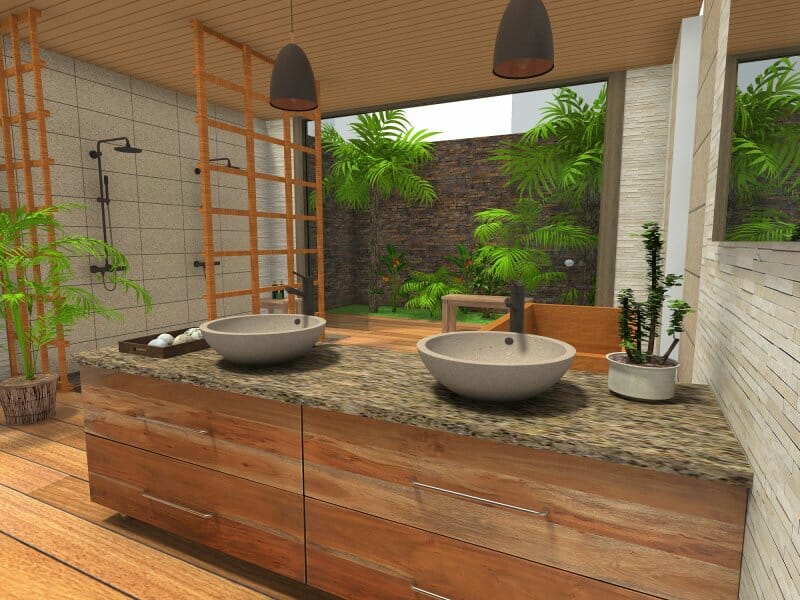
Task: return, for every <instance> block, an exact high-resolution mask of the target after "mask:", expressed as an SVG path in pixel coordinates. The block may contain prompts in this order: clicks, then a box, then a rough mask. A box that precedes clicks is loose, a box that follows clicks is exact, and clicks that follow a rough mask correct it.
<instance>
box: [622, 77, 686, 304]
mask: <svg viewBox="0 0 800 600" xmlns="http://www.w3.org/2000/svg"><path fill="white" fill-rule="evenodd" d="M671 94H672V65H662V66H657V67H647V68H644V69H634V70H632V71H628V72H627V75H626V80H625V116H624V119H623V128H622V166H621V171H622V172H621V180H620V189H619V219H618V224H617V265H616V273H615V277H614V293H615V296H616V293H617V292H618V291H619V290H620V289H623V288H628V287H629V288H632V289H633V291H634V293H635V294H636V295H637V296H638V297H640V298H642V297H643V296H644V294H645V293H646V291H647V280H646V267H647V265H646V263H645V260H644V253H643V251H642V240H641V238H640V237H638V234H639V233H641V231H642V223H645V222H646V221H657V222H659V223H661V222H663V218H664V184H665V178H666V161H667V145H668V144H667V140H668V136H669V118H670V97H671Z"/></svg>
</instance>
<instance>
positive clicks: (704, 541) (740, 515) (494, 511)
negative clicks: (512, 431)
mask: <svg viewBox="0 0 800 600" xmlns="http://www.w3.org/2000/svg"><path fill="white" fill-rule="evenodd" d="M303 418H304V427H303V431H304V452H305V454H304V457H305V462H304V470H305V471H304V475H305V486H306V488H305V489H306V495H307V496H310V497H312V498H316V499H319V500H323V501H325V502H329V503H333V504H337V505H339V506H343V507H346V508H351V509H354V510H357V511H360V512H364V513H367V514H371V515H375V516H378V517H382V518H384V519H390V520H393V521H398V522H400V523H403V524H406V525H410V526H413V527H418V528H421V529H423V530H426V531H430V532H433V533H437V534H441V535H445V536H448V537H451V538H455V539H458V540H462V541H464V542H468V543H470V544H475V545H479V546H483V547H486V548H490V549H493V550H497V551H500V552H503V553H506V554H510V555H513V556H517V557H520V558H523V559H526V560H530V561H534V562H537V563H541V564H545V565H549V566H552V567H556V568H558V569H563V570H565V571H570V572H573V573H578V574H581V575H584V576H587V577H591V578H593V579H598V580H601V581H605V582H608V583H610V584H613V585H617V586H624V587H627V588H631V589H634V590H638V591H639V592H642V593H645V594H651V595H654V596H660V597H664V598H696V599H698V600H700V599H706V598H720V599H722V598H735V597H736V596H737V591H738V579H739V564H740V557H741V554H740V553H741V546H742V536H743V523H744V510H745V506H746V498H747V491H746V488H739V487H735V486H728V485H725V484H717V483H715V482H710V481H702V480H697V479H693V478H684V477H680V476H677V475H671V474H668V473H660V472H655V471H650V470H645V469H639V468H636V467H630V466H627V465H615V464H611V463H606V462H601V461H595V460H591V459H585V458H581V457H574V456H567V455H563V454H557V453H553V452H548V451H541V450H532V449H528V448H523V447H520V446H515V445H511V444H499V443H495V442H489V441H486V440H477V439H474V438H467V437H465V436H459V435H454V434H447V433H443V432H438V431H432V430H426V429H422V428H418V427H410V426H405V425H396V424H390V423H384V422H377V421H374V420H371V419H365V418H361V417H353V416H349V415H342V414H338V413H331V412H327V411H322V410H319V409H307V408H304V409H303ZM540 513H546V514H545V515H542V514H540Z"/></svg>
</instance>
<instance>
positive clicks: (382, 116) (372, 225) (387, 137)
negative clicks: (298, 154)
mask: <svg viewBox="0 0 800 600" xmlns="http://www.w3.org/2000/svg"><path fill="white" fill-rule="evenodd" d="M351 128H352V130H353V132H354V133H355V134H356V137H354V138H353V139H351V140H346V139H344V138H343V137H342V136H341V135H340V134H339V132H338V131H336V129H334V128H333V126H331V125H325V126H324V127H323V128H322V147H323V149H324V150H325V152H327V153H329V154H330V156H331V158H332V160H333V162H332V164H331V166H330V170H329V172H328V174H327V176H326V177H325V180H324V186H325V190H326V192H329V193H331V194H332V195H333V198H334V200H335V201H336V202H337V203H339V204H341V205H343V206H346V207H348V208H351V209H353V210H365V211H368V213H369V231H368V240H367V247H368V254H369V278H370V286H369V292H370V293H369V310H370V312H378V305H379V300H378V296H379V295H380V294H381V293H383V286H382V285H381V273H380V271H381V269H380V214H379V208H380V203H381V201H382V200H385V199H387V198H389V197H390V196H392V195H397V196H399V197H400V199H401V200H402V201H403V202H405V203H406V204H418V205H422V206H430V205H432V204H433V203H434V202H436V200H437V199H438V197H437V195H436V190H434V189H433V186H432V185H431V183H430V182H429V181H428V180H427V179H425V178H424V177H422V176H421V175H419V174H418V172H417V171H418V170H419V168H420V167H421V166H422V165H423V164H425V163H426V162H429V161H430V160H431V159H432V158H433V144H432V143H431V142H430V138H431V137H432V136H433V135H435V132H432V131H428V130H426V129H416V130H415V129H413V128H412V127H411V124H410V123H409V121H408V119H407V118H406V116H405V113H404V112H403V111H402V110H389V111H384V112H378V113H371V114H365V115H359V116H358V117H356V121H355V123H353V124H352V125H351Z"/></svg>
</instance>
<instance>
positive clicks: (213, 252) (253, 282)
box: [192, 21, 325, 319]
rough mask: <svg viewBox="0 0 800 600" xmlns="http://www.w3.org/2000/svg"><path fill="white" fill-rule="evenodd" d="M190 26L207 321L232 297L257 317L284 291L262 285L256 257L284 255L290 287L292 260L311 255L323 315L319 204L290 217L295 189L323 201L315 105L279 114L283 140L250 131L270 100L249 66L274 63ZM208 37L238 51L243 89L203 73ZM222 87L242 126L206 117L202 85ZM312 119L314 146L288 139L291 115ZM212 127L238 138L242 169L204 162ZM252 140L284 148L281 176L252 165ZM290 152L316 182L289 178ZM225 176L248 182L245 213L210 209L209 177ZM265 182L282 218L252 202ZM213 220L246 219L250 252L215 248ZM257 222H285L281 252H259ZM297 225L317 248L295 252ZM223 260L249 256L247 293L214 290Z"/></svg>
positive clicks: (293, 304)
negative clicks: (231, 95)
mask: <svg viewBox="0 0 800 600" xmlns="http://www.w3.org/2000/svg"><path fill="white" fill-rule="evenodd" d="M192 26H193V27H194V32H195V44H194V53H195V70H194V76H195V83H196V86H197V117H196V120H197V125H198V133H199V142H200V160H199V163H198V167H199V168H200V175H201V181H200V185H201V209H200V210H201V213H202V216H203V240H204V242H203V254H204V259H205V264H206V265H207V267H206V270H205V273H206V295H205V298H206V303H207V305H208V318H209V319H214V318H216V317H217V301H218V300H219V299H222V298H230V297H234V296H248V295H249V296H250V297H251V300H252V312H253V314H258V313H260V312H261V295H262V294H265V293H268V292H271V291H273V290H280V289H285V288H286V287H287V286H286V285H266V286H265V285H262V284H261V274H260V269H259V263H258V257H259V256H266V255H285V256H286V266H287V284H288V286H295V285H296V282H295V276H294V270H295V260H296V257H297V256H298V255H301V254H316V258H317V265H316V267H317V269H316V275H317V278H316V284H317V290H318V293H317V299H318V306H317V314H319V315H320V316H324V315H325V292H324V290H325V268H324V267H325V265H324V260H323V239H322V202H321V201H317V202H316V206H315V211H314V212H315V214H314V215H311V216H310V215H305V214H295V211H294V186H295V185H297V186H302V187H304V188H310V189H313V190H315V191H316V197H317V198H318V199H321V198H322V145H321V144H322V142H321V139H320V137H321V136H320V135H319V132H320V131H321V110H320V108H319V106H318V107H317V109H316V110H314V111H311V112H307V113H288V112H284V113H283V138H282V139H281V138H276V137H273V136H269V135H265V134H262V133H258V132H256V131H254V128H253V125H254V118H255V106H256V102H262V103H265V106H266V107H269V98H268V96H267V95H266V94H263V93H259V92H257V91H255V90H254V86H253V61H261V62H263V63H265V64H266V65H267V66H268V67H271V66H272V65H273V64H274V61H273V60H272V59H271V58H269V57H267V56H264V55H263V54H261V53H259V52H257V51H255V50H253V49H252V48H250V47H249V46H247V45H245V44H240V43H239V42H236V41H235V40H232V39H230V38H228V37H226V36H224V35H222V34H220V33H217V32H215V31H213V30H211V29H209V28H208V27H206V26H205V25H203V24H202V23H200V22H199V21H193V22H192ZM207 37H210V38H213V39H215V40H218V41H219V42H222V43H224V44H226V45H227V46H229V47H231V48H233V49H234V50H235V51H238V52H241V61H242V62H241V64H242V82H243V83H242V84H239V83H235V82H233V81H229V80H227V79H225V78H223V77H220V76H219V75H215V74H213V73H210V72H209V71H208V70H207V68H206V65H207V56H206V38H207ZM207 83H211V84H213V85H217V86H220V87H222V88H225V89H226V90H228V91H230V92H236V93H238V94H240V95H241V96H242V100H243V104H242V107H243V111H244V127H239V126H236V125H231V124H229V123H226V122H223V121H221V120H218V119H212V118H210V117H209V115H208V96H207V90H206V84H207ZM317 92H318V94H319V82H317ZM295 114H296V115H297V116H300V117H302V118H306V119H310V120H313V122H314V127H315V132H316V133H315V136H314V139H315V144H314V147H313V148H311V147H308V146H304V145H302V144H299V143H296V142H293V140H292V116H293V115H295ZM210 127H211V128H217V129H220V130H224V131H228V132H231V133H235V134H239V135H242V136H244V138H245V149H246V154H247V162H246V168H245V169H236V168H231V167H228V166H225V165H222V164H217V163H212V162H210V161H209V159H210V158H211V157H210V156H209V128H210ZM256 140H258V141H262V142H266V143H268V144H275V145H281V146H283V157H284V174H283V176H278V175H274V174H270V173H260V172H258V171H256V166H255V142H256ZM294 151H300V152H304V153H307V154H312V155H313V156H314V159H315V176H314V179H315V181H313V182H311V181H305V180H304V179H301V178H296V177H294V175H293V162H294V161H293V158H294ZM214 171H216V172H219V173H227V174H231V175H238V176H243V177H246V178H247V199H248V208H247V210H242V209H232V208H215V207H214V206H213V205H212V197H211V173H212V172H214ZM259 179H262V180H266V181H272V182H278V183H283V184H284V189H285V196H286V208H285V212H284V213H276V212H266V211H259V210H258V207H257V202H256V180H259ZM214 215H228V216H241V217H246V218H247V219H248V221H249V234H250V235H249V248H247V249H239V250H221V249H216V248H215V247H214V226H213V217H214ZM258 219H284V220H285V221H286V248H284V249H263V248H260V247H259V244H258ZM297 221H314V222H316V248H296V247H295V227H296V223H297ZM226 256H249V257H250V288H249V289H241V290H225V291H222V292H218V291H217V283H216V275H215V273H214V267H213V265H214V261H215V260H216V259H217V258H221V257H226ZM288 309H289V312H295V310H296V300H295V297H294V296H293V295H291V294H289V297H288Z"/></svg>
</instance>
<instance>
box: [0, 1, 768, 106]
mask: <svg viewBox="0 0 800 600" xmlns="http://www.w3.org/2000/svg"><path fill="white" fill-rule="evenodd" d="M738 1H740V0H737V2H738ZM767 1H773V2H774V1H775V0H767ZM545 2H546V3H547V4H548V9H549V11H550V15H551V20H552V23H553V30H554V36H555V44H556V53H557V54H556V69H555V70H554V71H553V72H552V73H550V74H548V75H547V76H545V77H543V78H538V79H536V80H532V81H531V82H522V81H515V80H502V79H498V78H496V77H494V76H493V75H492V74H491V54H492V49H493V44H494V37H495V34H496V28H497V23H498V22H499V19H500V15H501V14H502V12H503V10H504V8H505V6H506V4H507V0H470V1H469V2H464V1H463V0H438V1H435V2H431V1H430V0H406V1H405V2H397V1H396V0H374V1H371V2H366V1H365V0H295V1H294V5H295V6H294V8H295V25H296V39H297V41H298V43H300V44H301V45H302V46H303V48H304V49H305V50H306V52H307V53H308V55H309V57H310V59H311V61H312V64H313V65H314V69H315V74H316V76H317V77H318V78H319V79H320V80H321V84H322V89H323V98H324V101H323V102H324V104H323V110H324V111H325V112H326V113H328V114H329V113H337V114H341V113H343V112H347V111H348V110H350V109H357V108H359V107H365V106H384V105H387V104H390V103H396V104H403V105H405V104H409V103H411V104H415V103H420V102H423V101H424V100H426V99H430V98H443V97H454V96H459V97H467V96H475V95H480V94H483V93H496V92H498V91H502V90H518V89H530V88H536V87H543V86H547V85H548V84H551V85H552V84H554V83H553V82H555V83H557V82H563V81H577V80H584V79H586V78H587V77H590V76H592V75H597V74H598V73H606V72H608V71H610V70H612V69H614V70H618V69H624V68H632V67H641V66H647V65H654V64H666V63H670V62H671V61H672V57H673V54H674V49H675V43H676V42H677V33H678V28H679V24H680V19H681V18H683V17H686V16H693V15H694V14H697V11H698V9H699V4H700V0H669V1H664V0H636V2H632V1H631V0H594V1H593V2H591V3H587V2H586V1H585V0H545ZM19 3H20V2H19V0H17V2H16V4H19ZM34 3H35V4H36V5H37V7H38V8H40V9H42V10H43V17H42V20H41V23H40V39H41V43H42V45H43V46H44V47H45V48H48V49H52V50H54V51H56V52H62V53H64V54H67V55H69V56H73V57H75V58H78V59H80V60H84V61H87V62H91V63H94V64H98V65H100V66H102V67H106V68H110V69H113V70H116V71H119V72H122V73H125V74H127V75H130V76H132V77H136V78H139V79H143V80H146V81H150V82H151V83H154V84H157V85H162V86H166V87H169V88H172V89H175V90H177V91H179V92H182V93H184V94H188V95H194V87H195V86H194V78H193V76H192V68H193V62H194V61H193V45H192V35H191V29H190V28H189V27H188V22H189V20H190V19H191V18H198V19H200V20H201V21H202V22H204V23H205V24H206V25H207V26H208V27H210V28H212V29H214V30H217V31H219V32H220V33H222V34H225V35H227V36H230V37H231V38H233V39H236V40H237V41H239V42H242V43H246V44H249V45H251V46H252V47H253V48H254V49H256V50H258V51H260V52H262V53H263V54H266V55H268V56H275V55H276V54H277V52H278V50H279V49H280V48H281V47H282V46H283V45H284V44H285V43H286V41H287V37H288V31H287V29H288V16H289V15H288V12H289V10H288V9H289V7H288V3H287V2H286V1H285V0H216V1H215V0H195V1H192V0H136V1H135V2H130V1H129V0H125V1H123V0H102V1H101V2H94V1H92V2H90V3H88V4H87V0H29V2H26V5H27V4H34ZM1 15H2V11H1V10H0V16H1ZM208 54H209V56H208V64H209V70H210V71H211V72H213V73H215V74H217V75H220V76H223V77H225V78H227V79H231V80H234V81H236V80H237V79H236V78H237V77H241V68H240V67H241V63H240V59H239V57H238V56H236V55H235V54H228V55H226V54H222V53H220V52H218V51H217V49H216V47H214V48H213V49H212V48H210V49H209V53H208ZM256 75H257V78H258V79H257V83H258V85H259V86H266V85H267V84H268V77H269V70H268V69H267V68H266V67H263V68H260V70H259V71H257V73H256ZM212 87H213V86H212ZM209 100H210V101H212V102H215V103H219V104H222V105H225V104H226V103H227V104H229V105H231V106H234V107H236V108H240V105H241V102H240V99H239V98H238V97H235V95H234V96H232V95H230V94H227V93H225V91H224V90H215V89H211V88H210V89H209ZM259 111H260V112H259V116H266V115H273V116H277V113H276V112H275V111H270V110H269V109H267V108H266V107H260V108H259Z"/></svg>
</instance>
